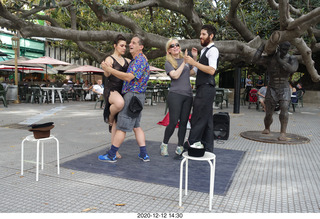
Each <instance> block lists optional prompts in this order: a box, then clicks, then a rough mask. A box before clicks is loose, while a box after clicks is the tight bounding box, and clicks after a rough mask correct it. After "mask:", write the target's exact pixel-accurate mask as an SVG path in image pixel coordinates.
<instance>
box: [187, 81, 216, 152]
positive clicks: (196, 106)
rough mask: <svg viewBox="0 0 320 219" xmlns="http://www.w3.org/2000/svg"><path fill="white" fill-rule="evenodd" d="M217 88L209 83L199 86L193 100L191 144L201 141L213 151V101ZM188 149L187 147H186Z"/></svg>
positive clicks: (208, 149)
mask: <svg viewBox="0 0 320 219" xmlns="http://www.w3.org/2000/svg"><path fill="white" fill-rule="evenodd" d="M215 95H216V88H215V87H214V86H212V85H209V84H204V85H201V86H199V87H197V90H196V96H195V98H194V101H193V110H192V116H191V120H190V123H191V130H190V133H189V138H188V141H189V144H190V145H192V144H193V143H195V142H198V141H201V143H202V144H203V145H204V147H205V149H206V151H210V152H213V109H212V106H213V101H214V97H215ZM185 149H186V148H185Z"/></svg>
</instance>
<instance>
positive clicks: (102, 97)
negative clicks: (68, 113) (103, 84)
mask: <svg viewBox="0 0 320 219" xmlns="http://www.w3.org/2000/svg"><path fill="white" fill-rule="evenodd" d="M98 103H100V108H102V106H103V104H104V96H103V95H100V97H97V100H96V104H95V105H94V109H96V108H97V104H98Z"/></svg>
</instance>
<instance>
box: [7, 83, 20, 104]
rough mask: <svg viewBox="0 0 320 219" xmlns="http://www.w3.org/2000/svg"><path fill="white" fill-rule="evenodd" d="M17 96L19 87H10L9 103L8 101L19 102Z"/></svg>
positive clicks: (8, 93) (8, 91)
mask: <svg viewBox="0 0 320 219" xmlns="http://www.w3.org/2000/svg"><path fill="white" fill-rule="evenodd" d="M17 95H18V86H17V85H8V90H7V101H8V100H17Z"/></svg>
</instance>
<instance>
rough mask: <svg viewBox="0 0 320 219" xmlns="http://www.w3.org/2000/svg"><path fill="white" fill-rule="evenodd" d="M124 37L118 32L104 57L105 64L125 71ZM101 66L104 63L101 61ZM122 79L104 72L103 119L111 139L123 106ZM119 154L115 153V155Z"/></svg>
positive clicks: (126, 61)
mask: <svg viewBox="0 0 320 219" xmlns="http://www.w3.org/2000/svg"><path fill="white" fill-rule="evenodd" d="M126 44H127V43H126V39H125V38H124V36H122V35H121V34H119V35H118V36H117V37H116V39H115V41H114V53H113V54H112V55H111V56H108V57H107V58H106V59H105V61H104V62H105V63H106V64H107V65H112V68H114V69H116V70H118V71H122V72H126V71H127V69H128V66H129V62H130V59H127V58H124V57H123V55H124V54H125V52H126ZM101 66H102V68H103V66H104V63H102V65H101ZM122 85H123V81H122V80H120V79H119V78H117V77H115V76H113V75H112V74H110V73H109V72H107V71H105V72H104V92H103V95H104V99H105V102H106V105H105V108H104V113H103V117H104V121H105V122H106V123H108V124H109V131H110V132H111V139H113V137H114V133H115V130H116V125H115V123H116V119H115V118H116V115H117V114H118V112H120V111H121V110H122V108H123V106H124V100H123V97H122V94H121V90H122ZM119 156H120V155H119V154H117V157H118V158H120V157H119Z"/></svg>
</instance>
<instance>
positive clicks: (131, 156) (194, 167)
mask: <svg viewBox="0 0 320 219" xmlns="http://www.w3.org/2000/svg"><path fill="white" fill-rule="evenodd" d="M146 143H147V151H148V154H149V156H150V159H151V161H150V162H143V161H142V160H140V159H139V158H138V153H139V147H138V145H137V142H136V141H135V140H133V139H132V140H127V141H125V142H124V143H123V144H122V146H121V147H120V150H119V153H120V154H121V155H122V158H121V159H119V160H118V161H117V162H116V163H106V162H101V161H99V160H98V156H99V155H101V154H104V153H105V152H106V150H103V151H100V152H98V153H92V154H89V155H86V156H83V157H80V158H77V159H74V160H70V161H67V162H65V163H63V164H61V166H62V167H64V168H68V169H73V170H79V171H84V172H90V173H97V174H106V175H110V176H114V177H120V178H124V179H129V180H137V181H142V182H147V183H155V184H160V185H166V186H172V187H177V188H179V179H180V162H181V160H180V159H179V158H178V157H177V156H176V155H175V153H174V150H175V147H176V146H175V145H173V144H169V146H168V151H169V157H162V156H161V155H160V144H161V142H155V141H147V142H146ZM215 146H217V144H215ZM213 152H214V154H215V155H216V173H215V184H214V194H215V195H226V193H227V191H228V189H229V186H230V185H231V183H232V179H233V176H234V174H235V173H236V171H237V168H238V166H239V165H240V164H241V160H242V158H243V156H244V154H245V151H238V150H228V149H221V148H215V149H214V151H213ZM209 182H210V167H209V164H208V162H203V161H201V162H200V161H193V160H189V183H188V189H189V190H194V191H198V192H206V193H208V192H209Z"/></svg>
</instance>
